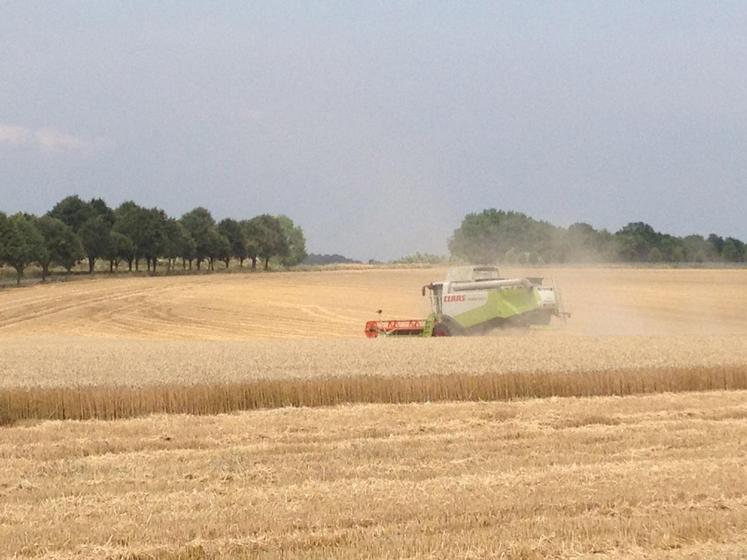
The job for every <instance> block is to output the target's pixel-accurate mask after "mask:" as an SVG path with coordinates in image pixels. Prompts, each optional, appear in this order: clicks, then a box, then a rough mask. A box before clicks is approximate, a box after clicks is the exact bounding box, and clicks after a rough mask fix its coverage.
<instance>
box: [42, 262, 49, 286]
mask: <svg viewBox="0 0 747 560" xmlns="http://www.w3.org/2000/svg"><path fill="white" fill-rule="evenodd" d="M47 276H49V263H42V282H46V281H47Z"/></svg>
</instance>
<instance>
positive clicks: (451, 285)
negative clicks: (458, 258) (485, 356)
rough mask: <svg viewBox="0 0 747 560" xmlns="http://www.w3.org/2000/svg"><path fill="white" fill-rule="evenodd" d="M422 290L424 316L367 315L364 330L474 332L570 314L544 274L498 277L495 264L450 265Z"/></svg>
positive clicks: (422, 333) (376, 332)
mask: <svg viewBox="0 0 747 560" xmlns="http://www.w3.org/2000/svg"><path fill="white" fill-rule="evenodd" d="M422 294H423V296H426V295H427V296H428V298H429V300H430V304H431V314H430V315H429V316H428V317H427V318H426V319H405V320H402V319H393V320H384V321H382V320H377V321H368V322H367V323H366V328H365V333H366V336H368V337H369V338H375V337H377V336H379V335H386V336H454V335H468V334H479V333H482V332H486V331H489V330H492V329H494V328H498V327H507V326H530V325H547V324H548V323H549V322H550V320H551V319H552V317H553V316H556V317H568V316H569V314H568V313H565V312H564V311H562V309H561V306H560V298H559V295H558V293H557V291H556V290H555V288H554V287H552V286H546V285H544V279H543V278H539V277H526V278H524V277H522V278H501V277H500V274H499V270H498V268H496V267H494V266H463V267H457V268H452V269H450V270H449V272H448V273H447V276H446V280H445V281H443V282H432V283H430V284H427V285H425V286H423V290H422Z"/></svg>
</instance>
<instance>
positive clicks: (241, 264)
mask: <svg viewBox="0 0 747 560" xmlns="http://www.w3.org/2000/svg"><path fill="white" fill-rule="evenodd" d="M239 268H244V257H240V258H239Z"/></svg>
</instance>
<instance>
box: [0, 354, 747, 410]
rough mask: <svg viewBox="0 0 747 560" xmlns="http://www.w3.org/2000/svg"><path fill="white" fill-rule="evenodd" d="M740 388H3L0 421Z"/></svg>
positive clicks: (692, 379) (593, 381)
mask: <svg viewBox="0 0 747 560" xmlns="http://www.w3.org/2000/svg"><path fill="white" fill-rule="evenodd" d="M739 389H747V366H720V367H707V368H706V367H704V368H658V369H651V370H640V369H637V370H611V371H604V372H576V373H559V372H555V373H509V374H492V375H468V374H446V375H424V376H409V377H408V376H343V377H324V378H316V379H260V380H255V381H249V382H245V383H230V384H210V383H202V384H193V385H151V386H143V387H126V386H88V387H78V388H73V387H57V388H39V387H36V388H5V389H1V390H0V422H2V423H5V424H9V423H13V422H16V421H18V420H26V419H57V420H67V419H75V420H80V419H89V418H97V419H104V420H114V419H120V418H129V417H134V416H142V415H146V414H154V413H170V414H174V413H186V414H199V415H204V414H220V413H227V412H233V411H237V410H252V409H259V408H276V407H287V406H294V407H299V406H303V407H316V406H332V405H339V404H343V403H387V404H393V403H412V402H432V401H500V400H514V399H526V398H541V397H585V396H612V395H618V396H622V395H633V394H645V393H661V392H681V391H709V390H739Z"/></svg>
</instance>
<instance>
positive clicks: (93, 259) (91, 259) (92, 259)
mask: <svg viewBox="0 0 747 560" xmlns="http://www.w3.org/2000/svg"><path fill="white" fill-rule="evenodd" d="M95 264H96V257H88V274H93V266H94V265H95Z"/></svg>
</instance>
